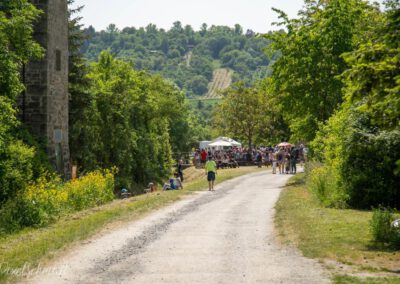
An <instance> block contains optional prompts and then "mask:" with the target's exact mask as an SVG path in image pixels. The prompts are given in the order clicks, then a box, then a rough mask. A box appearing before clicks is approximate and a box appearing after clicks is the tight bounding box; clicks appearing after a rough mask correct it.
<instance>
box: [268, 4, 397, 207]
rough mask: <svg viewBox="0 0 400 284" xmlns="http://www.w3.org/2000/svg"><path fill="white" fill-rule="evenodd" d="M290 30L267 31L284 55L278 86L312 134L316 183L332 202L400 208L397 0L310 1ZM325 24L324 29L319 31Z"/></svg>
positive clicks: (302, 130)
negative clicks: (379, 3)
mask: <svg viewBox="0 0 400 284" xmlns="http://www.w3.org/2000/svg"><path fill="white" fill-rule="evenodd" d="M306 4H307V5H306V9H305V10H304V11H302V13H301V18H300V19H299V20H289V19H287V18H286V17H285V15H284V14H283V13H281V17H283V18H284V20H285V22H284V23H285V24H286V25H287V29H288V32H287V33H282V32H278V33H275V34H273V35H270V36H268V37H269V38H271V39H272V40H273V41H274V42H273V44H272V46H273V47H275V48H280V49H281V50H282V57H281V58H279V59H278V60H277V62H276V64H275V65H274V66H273V68H274V70H273V74H272V77H271V82H272V86H273V88H274V89H275V91H276V94H277V95H276V98H277V102H278V104H280V105H281V107H282V112H283V115H284V117H285V118H286V119H287V121H288V123H289V126H290V128H291V130H292V132H293V134H294V136H293V137H292V139H293V140H294V141H296V140H297V139H304V140H306V141H312V140H313V141H312V143H311V149H312V151H313V153H314V159H315V160H317V161H319V162H322V163H323V164H321V165H320V166H318V167H315V168H313V169H312V170H310V171H309V172H310V176H309V185H310V187H311V189H312V190H313V191H314V192H315V193H316V195H317V196H318V198H319V199H320V200H321V202H322V203H323V204H325V205H327V206H335V207H343V206H352V207H359V208H370V207H371V206H378V205H380V204H381V205H384V206H392V207H400V203H399V202H400V190H399V187H398V185H399V184H400V179H399V176H398V175H396V170H395V169H396V162H397V163H398V160H399V159H400V136H399V135H400V124H399V117H400V108H399V98H400V88H399V85H400V80H399V74H400V73H399V70H400V68H399V67H400V66H399V58H400V56H399V55H400V52H399V51H400V50H399V45H398V44H399V33H398V31H399V15H400V13H399V8H400V4H399V1H398V0H390V1H386V10H385V11H380V10H378V9H377V8H376V7H375V6H371V5H370V4H368V3H367V2H366V1H341V0H332V1H324V2H319V1H306ZM317 30H322V31H324V33H319V32H317Z"/></svg>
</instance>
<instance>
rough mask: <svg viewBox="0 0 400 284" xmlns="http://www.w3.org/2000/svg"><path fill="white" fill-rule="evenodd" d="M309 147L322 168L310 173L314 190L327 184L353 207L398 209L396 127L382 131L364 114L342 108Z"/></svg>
mask: <svg viewBox="0 0 400 284" xmlns="http://www.w3.org/2000/svg"><path fill="white" fill-rule="evenodd" d="M311 147H312V149H313V154H314V158H316V159H318V160H319V161H320V162H322V163H323V164H324V168H325V170H318V171H317V172H315V173H314V174H313V175H311V176H314V183H315V187H316V189H317V192H322V193H325V192H326V190H327V189H326V187H327V188H329V192H328V194H331V193H333V194H334V196H335V198H336V197H338V198H341V197H343V198H344V199H342V200H341V201H345V202H347V204H348V205H349V206H351V207H355V208H364V209H369V208H371V206H379V205H383V206H390V207H392V208H400V187H399V184H400V176H399V175H396V174H395V170H396V162H397V161H398V160H399V159H400V131H399V130H396V129H393V130H390V131H389V130H388V131H382V130H380V129H379V128H377V127H375V126H373V124H372V122H371V117H370V116H369V115H368V114H365V113H361V112H359V111H357V110H356V109H354V108H352V107H344V108H343V109H342V110H340V111H338V112H337V113H336V114H335V115H334V116H332V117H331V118H330V119H329V121H328V122H327V123H326V125H324V126H323V127H322V128H321V129H320V131H319V132H318V134H317V137H316V139H315V140H314V141H313V142H312V143H311ZM331 175H332V176H331ZM322 186H325V187H322ZM336 193H338V194H336ZM335 198H334V199H335ZM341 203H342V202H339V205H340V204H341ZM335 206H336V205H335Z"/></svg>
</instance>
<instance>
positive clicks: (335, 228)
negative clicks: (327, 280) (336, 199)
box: [275, 174, 400, 284]
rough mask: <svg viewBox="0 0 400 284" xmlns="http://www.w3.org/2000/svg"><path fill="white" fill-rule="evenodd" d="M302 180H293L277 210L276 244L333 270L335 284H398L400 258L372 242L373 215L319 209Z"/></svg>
mask: <svg viewBox="0 0 400 284" xmlns="http://www.w3.org/2000/svg"><path fill="white" fill-rule="evenodd" d="M304 180H305V176H304V174H299V175H296V176H295V177H293V178H292V179H291V180H290V181H289V183H288V186H287V187H286V188H285V190H284V191H283V192H282V194H281V196H280V199H279V201H278V203H277V204H276V216H275V224H276V227H277V229H278V236H279V238H280V240H281V241H282V242H283V243H284V244H288V245H294V246H297V247H298V248H299V249H300V250H301V251H302V252H303V254H304V255H305V256H307V257H311V258H317V259H319V260H320V261H321V262H323V263H324V264H325V265H326V267H328V268H330V269H332V272H333V274H334V275H335V276H334V279H333V281H334V283H390V284H391V283H400V274H399V273H400V252H399V251H397V252H396V251H392V250H390V249H388V248H385V247H378V246H376V245H374V244H373V243H372V242H371V240H372V235H371V233H370V230H369V221H370V220H371V216H372V212H370V211H359V210H350V209H346V210H342V209H333V208H323V207H321V206H320V205H319V203H318V202H317V200H316V199H314V198H313V196H312V195H311V193H310V192H309V191H308V190H307V187H306V185H305V181H304ZM396 276H397V277H396Z"/></svg>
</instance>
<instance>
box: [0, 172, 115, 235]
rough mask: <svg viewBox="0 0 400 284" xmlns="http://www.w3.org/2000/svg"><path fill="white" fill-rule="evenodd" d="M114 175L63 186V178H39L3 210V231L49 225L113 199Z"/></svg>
mask: <svg viewBox="0 0 400 284" xmlns="http://www.w3.org/2000/svg"><path fill="white" fill-rule="evenodd" d="M113 189H114V173H113V172H112V171H103V172H100V171H96V172H92V173H89V174H88V175H86V176H83V177H81V178H79V179H76V180H73V181H69V182H66V183H62V181H61V180H60V178H58V177H53V178H51V179H49V180H47V179H45V178H40V179H39V180H38V181H37V182H36V183H34V184H31V185H29V186H27V187H26V188H25V189H24V190H23V191H21V192H19V193H18V194H17V195H16V196H15V198H13V199H10V200H8V201H7V202H6V203H5V204H4V205H3V206H2V208H1V209H0V230H2V231H6V232H9V231H15V230H18V229H21V228H23V227H27V226H42V225H46V224H48V223H49V222H51V221H53V220H54V219H56V218H58V217H59V216H60V215H61V214H63V213H64V212H74V211H79V210H82V209H86V208H91V207H95V206H98V205H101V204H104V203H106V202H109V201H111V200H112V199H113V198H114V195H113Z"/></svg>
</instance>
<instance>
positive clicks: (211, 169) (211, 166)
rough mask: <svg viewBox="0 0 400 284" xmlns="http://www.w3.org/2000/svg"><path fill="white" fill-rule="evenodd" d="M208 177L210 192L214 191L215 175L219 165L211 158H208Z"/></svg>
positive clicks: (206, 166) (206, 167)
mask: <svg viewBox="0 0 400 284" xmlns="http://www.w3.org/2000/svg"><path fill="white" fill-rule="evenodd" d="M205 169H206V175H207V180H208V191H213V190H214V181H215V175H216V174H217V164H216V163H215V161H214V160H213V159H212V157H211V156H209V157H208V161H207V163H206V165H205Z"/></svg>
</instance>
